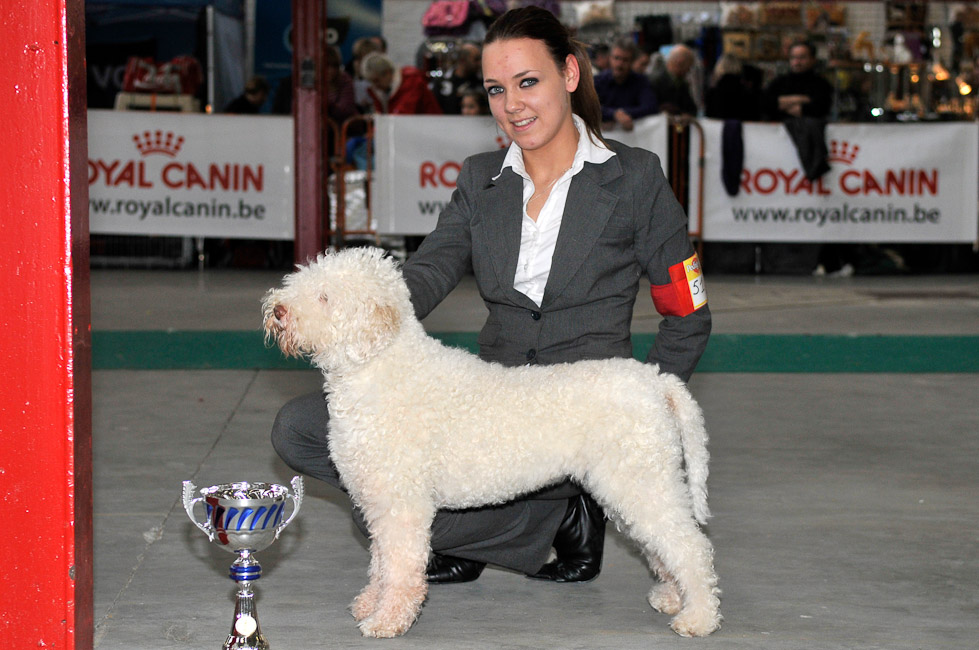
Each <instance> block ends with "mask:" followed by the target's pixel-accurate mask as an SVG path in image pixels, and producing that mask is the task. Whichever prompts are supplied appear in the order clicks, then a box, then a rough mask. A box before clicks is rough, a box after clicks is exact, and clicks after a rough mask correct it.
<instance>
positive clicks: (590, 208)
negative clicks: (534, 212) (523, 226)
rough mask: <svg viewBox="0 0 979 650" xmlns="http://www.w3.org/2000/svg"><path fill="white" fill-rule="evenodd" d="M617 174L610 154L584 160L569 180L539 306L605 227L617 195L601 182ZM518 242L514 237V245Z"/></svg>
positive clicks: (580, 261) (615, 159)
mask: <svg viewBox="0 0 979 650" xmlns="http://www.w3.org/2000/svg"><path fill="white" fill-rule="evenodd" d="M621 175H622V167H621V165H620V164H619V160H618V156H613V157H612V158H610V159H609V160H608V161H606V162H605V163H603V164H601V165H594V164H590V163H586V164H585V167H584V169H582V170H581V172H580V173H579V174H578V175H577V176H575V177H574V179H573V180H572V181H571V187H570V188H568V200H567V203H566V204H565V207H564V216H563V217H562V219H561V230H560V232H559V233H558V237H557V244H556V245H555V247H554V256H553V257H552V258H551V273H550V275H549V276H548V278H547V286H546V287H545V288H544V298H543V299H542V300H541V306H542V307H546V306H547V305H548V304H550V303H551V302H552V301H553V300H554V298H555V297H556V296H559V295H561V292H562V291H564V288H565V287H566V286H567V285H568V283H569V282H570V281H571V278H572V277H574V274H575V273H577V272H578V269H579V268H580V267H581V265H582V264H583V263H584V262H585V259H587V257H588V254H589V253H590V252H591V249H592V248H593V247H594V245H595V242H596V241H597V240H598V238H599V236H601V234H602V231H603V230H605V224H606V223H608V220H609V217H611V216H612V211H613V210H614V209H615V203H616V201H617V200H618V199H617V198H616V196H615V195H614V194H612V193H610V192H607V191H605V190H604V189H603V188H602V185H604V184H605V183H607V182H609V181H611V180H612V179H615V178H618V177H619V176H621ZM518 237H519V233H518ZM519 246H520V244H519V240H518V243H517V247H518V248H519ZM514 271H516V265H514Z"/></svg>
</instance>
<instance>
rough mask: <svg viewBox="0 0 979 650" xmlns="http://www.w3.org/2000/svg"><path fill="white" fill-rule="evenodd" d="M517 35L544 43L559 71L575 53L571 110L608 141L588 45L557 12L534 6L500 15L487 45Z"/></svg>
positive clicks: (487, 34) (595, 136)
mask: <svg viewBox="0 0 979 650" xmlns="http://www.w3.org/2000/svg"><path fill="white" fill-rule="evenodd" d="M514 38H532V39H534V40H535V41H541V42H542V43H544V45H546V46H547V50H548V51H549V52H550V53H551V57H552V58H553V59H554V62H555V63H557V67H558V69H559V70H564V67H565V60H566V59H567V58H568V55H569V54H573V55H574V56H575V58H576V59H578V68H579V69H580V71H581V73H580V77H579V79H578V87H577V88H576V89H575V91H574V92H573V93H571V110H572V112H574V113H575V114H576V115H578V116H579V117H580V118H581V119H582V120H584V122H585V126H587V127H588V130H589V131H590V132H591V134H592V135H593V136H594V138H593V139H597V140H598V141H600V142H604V139H603V138H602V104H601V102H600V101H599V100H598V93H596V92H595V82H594V80H593V79H592V73H591V60H590V59H589V58H588V54H587V50H586V49H585V46H584V45H583V44H582V43H580V42H578V41H576V40H575V39H574V38H572V37H571V32H569V31H568V28H567V27H565V26H564V25H562V24H561V21H559V20H558V19H557V17H556V16H555V15H554V14H552V13H551V12H550V11H547V10H546V9H541V8H540V7H534V6H529V7H521V8H520V9H511V10H510V11H508V12H506V13H505V14H503V15H502V16H500V17H499V18H497V19H496V20H495V21H494V22H493V24H492V25H490V28H489V30H488V31H487V32H486V38H485V39H484V41H483V45H484V46H486V45H489V44H490V43H493V42H495V41H506V40H510V39H514Z"/></svg>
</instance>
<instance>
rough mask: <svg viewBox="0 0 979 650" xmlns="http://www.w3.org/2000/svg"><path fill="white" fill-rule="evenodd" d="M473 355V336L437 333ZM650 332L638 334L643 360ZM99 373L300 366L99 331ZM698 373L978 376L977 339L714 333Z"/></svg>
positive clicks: (212, 338)
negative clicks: (877, 373)
mask: <svg viewBox="0 0 979 650" xmlns="http://www.w3.org/2000/svg"><path fill="white" fill-rule="evenodd" d="M435 336H436V337H438V338H440V339H441V340H443V341H445V343H446V344H448V345H454V346H458V347H462V348H466V349H468V350H470V351H475V350H476V333H475V332H446V333H436V334H435ZM653 338H654V337H653V335H652V334H637V335H635V336H634V337H633V343H634V349H635V355H636V358H640V359H642V358H645V356H646V353H647V352H648V351H649V349H650V347H651V346H652V344H653ZM92 367H93V368H94V369H95V370H121V369H132V370H207V369H224V370H241V369H251V368H263V369H265V368H268V369H302V368H308V367H309V364H308V363H307V362H305V361H299V360H296V359H286V358H284V357H283V356H282V354H281V353H280V352H279V350H278V349H276V348H268V347H266V346H265V344H264V341H263V338H262V333H261V332H257V331H255V332H249V331H203V332H198V331H97V332H93V334H92ZM697 370H698V372H908V373H917V372H951V373H959V372H970V373H974V372H979V336H805V335H789V334H786V335H781V334H776V335H768V334H714V335H713V336H711V339H710V343H709V345H708V346H707V351H706V352H705V353H704V357H703V359H701V362H700V365H699V366H698V368H697Z"/></svg>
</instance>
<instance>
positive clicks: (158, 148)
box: [133, 131, 184, 158]
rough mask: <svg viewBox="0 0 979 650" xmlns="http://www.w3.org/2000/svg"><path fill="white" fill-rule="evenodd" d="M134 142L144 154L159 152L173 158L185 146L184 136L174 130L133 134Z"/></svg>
mask: <svg viewBox="0 0 979 650" xmlns="http://www.w3.org/2000/svg"><path fill="white" fill-rule="evenodd" d="M133 143H134V144H135V145H136V148H137V149H139V153H140V154H142V155H144V156H149V155H151V154H155V153H158V154H163V155H164V156H170V157H171V158H173V157H174V156H176V155H177V152H178V151H180V148H181V147H182V146H184V137H183V136H182V135H181V136H178V135H177V134H176V133H174V132H173V131H167V132H166V133H164V132H163V131H143V132H142V133H137V134H135V135H133Z"/></svg>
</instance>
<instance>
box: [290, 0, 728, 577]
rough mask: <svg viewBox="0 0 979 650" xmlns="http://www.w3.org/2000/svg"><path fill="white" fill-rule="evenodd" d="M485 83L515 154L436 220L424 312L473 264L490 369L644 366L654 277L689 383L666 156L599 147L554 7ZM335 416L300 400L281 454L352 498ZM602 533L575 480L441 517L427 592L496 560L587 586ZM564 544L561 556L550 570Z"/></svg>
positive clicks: (413, 261)
mask: <svg viewBox="0 0 979 650" xmlns="http://www.w3.org/2000/svg"><path fill="white" fill-rule="evenodd" d="M483 79H484V87H485V89H486V92H487V95H488V97H489V104H490V109H491V111H492V114H493V116H494V118H495V119H496V121H497V124H498V125H499V128H500V129H501V130H502V131H503V132H504V133H505V134H506V136H507V137H509V138H510V140H511V141H512V144H511V146H510V147H509V149H506V150H500V151H493V152H489V153H484V154H478V155H475V156H472V157H470V158H468V159H467V160H466V161H465V162H464V163H463V166H462V170H461V172H460V174H459V177H458V180H457V186H456V190H455V192H454V193H453V195H452V199H451V201H450V203H449V205H448V206H447V207H446V208H445V210H444V211H443V212H442V214H441V215H440V217H439V221H438V225H437V226H436V228H435V230H434V231H433V232H432V233H431V234H429V236H428V237H426V239H425V241H424V242H423V243H422V245H421V246H420V247H419V249H418V251H417V252H416V253H415V254H414V255H413V256H412V257H411V258H410V259H409V260H408V262H407V263H406V264H405V266H404V275H405V279H406V280H407V282H408V286H409V289H410V290H411V296H412V302H413V304H414V307H415V312H416V314H417V315H418V317H419V318H424V317H425V316H426V315H427V314H428V313H429V312H431V311H432V309H434V308H435V306H436V305H438V303H439V302H440V301H441V300H442V299H443V298H445V297H446V296H447V295H448V294H449V292H450V291H451V290H452V289H453V288H455V286H456V285H457V284H458V283H459V281H460V280H461V278H462V277H463V275H464V274H465V273H466V272H467V271H468V270H469V269H470V268H471V269H472V270H473V272H474V273H475V277H476V282H477V285H478V287H479V290H480V295H481V296H482V298H483V300H484V302H485V304H486V307H487V309H488V310H489V317H488V318H487V321H486V324H485V325H484V326H483V328H482V330H481V331H480V333H479V337H478V342H479V355H480V357H482V358H483V359H485V360H487V361H494V362H497V363H502V364H504V365H508V366H519V365H524V364H549V363H563V362H571V361H578V360H581V359H601V358H611V357H631V356H632V344H631V335H630V323H631V321H632V312H633V306H634V304H635V301H636V295H637V292H638V289H639V279H640V277H641V276H642V275H645V276H646V277H647V278H649V280H650V283H651V284H652V294H653V295H652V297H653V300H654V302H655V303H656V307H657V309H658V310H659V312H660V313H661V314H663V316H664V320H663V322H662V324H661V325H660V329H659V334H658V336H657V337H656V342H655V345H654V346H653V348H652V350H651V351H650V353H649V355H648V358H647V361H648V362H650V363H658V364H659V365H660V368H661V369H662V370H663V371H664V372H670V373H674V374H676V375H678V376H680V377H681V378H683V379H684V380H686V379H688V378H689V376H690V374H691V373H692V372H693V369H694V367H695V366H696V364H697V361H698V360H699V359H700V356H701V354H702V352H703V350H704V347H705V346H706V343H707V338H708V336H709V333H710V311H709V309H708V307H707V302H706V294H705V293H704V291H703V279H702V277H701V275H700V266H699V262H698V260H697V257H696V255H695V253H694V251H693V249H692V247H691V245H690V241H689V238H688V236H687V219H686V216H685V215H684V214H683V210H682V209H681V207H680V205H679V204H678V203H677V201H676V199H675V198H674V196H673V194H672V191H671V189H670V187H669V184H668V183H667V181H666V179H665V177H664V175H663V172H662V169H661V166H660V162H659V159H658V158H657V157H656V156H655V155H654V154H652V153H649V152H647V151H644V150H641V149H633V148H631V147H626V146H624V145H622V144H619V143H616V142H614V141H609V142H605V141H604V140H603V139H602V136H601V131H600V127H601V108H600V105H599V103H598V97H597V95H596V94H595V89H594V86H593V84H592V77H591V68H590V66H589V65H588V58H587V55H586V53H585V50H584V48H583V47H581V46H580V44H578V43H576V42H575V41H574V40H573V39H572V38H571V36H570V34H569V32H568V30H567V29H566V28H565V27H564V26H563V25H561V23H560V22H559V21H558V20H557V19H556V18H555V17H554V16H553V15H552V14H551V13H550V12H548V11H545V10H541V9H537V8H534V7H527V8H522V9H515V10H512V11H509V12H507V13H506V14H504V15H503V16H501V17H500V18H499V19H497V21H496V22H495V23H494V24H493V25H492V26H491V28H490V29H489V32H488V33H487V36H486V40H485V43H484V49H483ZM596 390H601V387H596ZM554 417H555V418H560V417H562V414H561V413H554ZM327 419H328V405H327V404H326V403H325V402H324V400H323V397H322V395H319V394H314V395H308V396H304V397H300V398H297V399H295V400H293V401H291V402H289V403H288V404H287V405H286V406H284V407H283V409H282V411H280V413H279V417H278V418H277V419H276V423H275V426H274V428H273V431H272V439H273V444H274V446H275V448H276V451H277V452H278V453H279V455H280V456H281V457H282V458H283V459H284V460H285V461H286V462H287V463H288V464H289V465H290V466H291V467H293V468H294V469H296V470H297V471H300V472H303V473H305V474H308V475H310V476H313V477H316V478H320V479H322V480H325V481H327V482H329V483H331V484H333V485H335V486H337V487H341V485H340V481H339V478H338V477H337V475H336V469H335V468H334V467H333V465H332V463H331V462H330V460H329V453H328V450H327V445H326V432H325V427H326V422H327ZM535 426H546V423H538V422H532V421H528V422H527V434H528V435H532V434H533V428H534V427H535ZM355 518H356V513H355ZM604 532H605V522H604V515H603V514H602V512H601V509H600V508H599V507H598V506H597V505H596V504H595V502H594V501H593V500H592V499H591V498H590V497H588V496H587V495H586V494H583V493H582V492H581V490H580V488H579V487H578V486H576V485H575V484H573V483H571V482H570V481H565V482H564V483H562V484H560V485H557V486H553V487H551V488H548V489H545V490H543V491H541V492H537V493H534V494H531V495H528V496H526V497H524V498H522V499H519V500H516V501H513V502H510V503H506V504H502V505H499V506H494V507H490V508H480V509H473V510H466V511H440V512H439V513H438V514H437V515H436V517H435V520H434V522H433V524H432V540H431V542H432V549H433V551H434V555H433V557H432V559H431V561H430V563H429V567H428V578H429V582H436V583H437V582H463V581H466V580H474V579H475V578H477V577H478V576H479V575H480V572H481V571H482V569H483V567H484V566H485V564H486V563H491V564H496V565H500V566H504V567H508V568H511V569H515V570H517V571H521V572H523V573H525V574H527V575H528V576H530V577H533V578H538V579H544V580H554V581H558V582H577V581H584V580H590V579H592V578H594V577H595V576H597V575H598V573H599V570H600V568H601V558H602V551H603V547H604ZM552 547H553V548H554V549H555V550H556V552H557V558H556V560H554V561H552V562H549V563H546V564H545V562H547V559H548V555H549V553H550V551H551V548H552Z"/></svg>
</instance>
